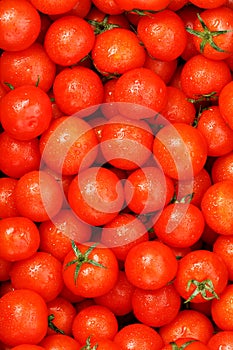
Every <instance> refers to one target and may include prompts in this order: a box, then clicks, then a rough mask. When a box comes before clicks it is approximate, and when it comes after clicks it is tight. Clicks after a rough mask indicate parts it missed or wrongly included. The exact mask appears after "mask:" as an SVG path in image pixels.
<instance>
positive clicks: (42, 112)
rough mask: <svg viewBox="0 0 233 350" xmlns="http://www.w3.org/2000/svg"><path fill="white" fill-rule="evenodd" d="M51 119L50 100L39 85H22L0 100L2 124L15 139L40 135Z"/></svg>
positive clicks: (25, 138) (26, 138)
mask: <svg viewBox="0 0 233 350" xmlns="http://www.w3.org/2000/svg"><path fill="white" fill-rule="evenodd" d="M51 119H52V107H51V101H50V99H49V97H48V95H47V94H46V93H45V92H44V91H43V90H42V89H40V88H39V87H36V86H32V85H23V86H20V87H18V88H16V89H14V90H11V91H10V92H8V93H7V94H6V95H5V96H3V98H2V99H1V100H0V120H1V123H2V126H3V128H4V130H5V131H7V132H8V133H9V134H10V135H11V136H12V137H14V138H15V139H17V140H31V139H33V138H35V137H37V136H39V135H41V134H42V133H43V132H44V131H45V130H46V129H47V128H48V126H49V124H50V121H51Z"/></svg>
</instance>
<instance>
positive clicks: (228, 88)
mask: <svg viewBox="0 0 233 350" xmlns="http://www.w3.org/2000/svg"><path fill="white" fill-rule="evenodd" d="M232 87H233V82H232V81H230V82H229V83H228V84H225V85H224V87H223V88H222V90H221V92H220V94H219V110H220V113H221V115H222V117H223V118H224V120H225V121H226V123H227V124H228V125H229V127H230V128H231V129H233V118H232V99H233V93H232V91H233V90H232Z"/></svg>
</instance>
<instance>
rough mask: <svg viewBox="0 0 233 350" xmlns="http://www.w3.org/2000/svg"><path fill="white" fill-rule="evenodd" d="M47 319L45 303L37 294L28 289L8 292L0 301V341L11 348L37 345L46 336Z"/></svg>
mask: <svg viewBox="0 0 233 350" xmlns="http://www.w3.org/2000/svg"><path fill="white" fill-rule="evenodd" d="M47 318H48V311H47V306H46V303H45V301H44V299H43V298H42V297H41V296H40V295H39V294H38V293H36V292H34V291H32V290H28V289H19V290H14V291H12V292H9V293H7V294H5V295H4V296H2V297H1V299H0V321H1V322H0V323H1V327H0V340H1V341H2V342H3V343H5V344H7V345H9V346H11V347H13V346H16V345H20V344H25V343H26V344H32V345H33V344H38V343H39V342H40V341H41V340H42V339H43V338H44V336H45V335H46V332H47V327H48V326H47ZM32 320H33V322H32Z"/></svg>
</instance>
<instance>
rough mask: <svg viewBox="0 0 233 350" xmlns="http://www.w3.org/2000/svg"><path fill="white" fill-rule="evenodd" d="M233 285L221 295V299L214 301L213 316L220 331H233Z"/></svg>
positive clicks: (212, 306) (227, 287) (228, 286)
mask: <svg viewBox="0 0 233 350" xmlns="http://www.w3.org/2000/svg"><path fill="white" fill-rule="evenodd" d="M232 300H233V285H232V284H229V285H227V286H226V288H225V289H224V290H223V292H222V293H221V298H220V299H215V300H213V301H212V305H211V316H212V319H213V321H214V323H215V324H216V325H217V327H218V328H219V329H220V330H223V331H232V330H233V308H232V304H233V301H232Z"/></svg>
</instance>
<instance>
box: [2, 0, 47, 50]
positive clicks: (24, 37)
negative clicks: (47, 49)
mask: <svg viewBox="0 0 233 350" xmlns="http://www.w3.org/2000/svg"><path fill="white" fill-rule="evenodd" d="M40 29H41V20H40V15H39V13H38V11H37V10H36V9H35V8H34V6H32V4H31V3H30V1H26V0H20V1H17V0H3V1H1V3H0V48H1V49H3V50H6V51H19V50H24V49H26V48H28V47H29V46H31V45H32V44H33V43H34V42H35V41H36V39H37V37H38V35H39V33H40Z"/></svg>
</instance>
